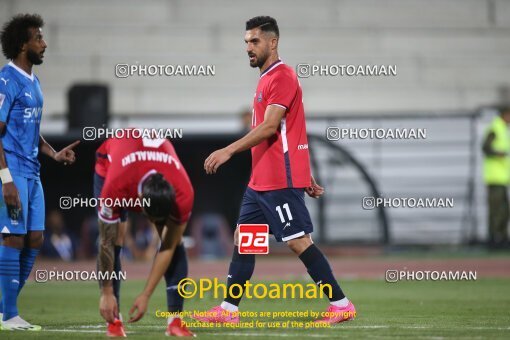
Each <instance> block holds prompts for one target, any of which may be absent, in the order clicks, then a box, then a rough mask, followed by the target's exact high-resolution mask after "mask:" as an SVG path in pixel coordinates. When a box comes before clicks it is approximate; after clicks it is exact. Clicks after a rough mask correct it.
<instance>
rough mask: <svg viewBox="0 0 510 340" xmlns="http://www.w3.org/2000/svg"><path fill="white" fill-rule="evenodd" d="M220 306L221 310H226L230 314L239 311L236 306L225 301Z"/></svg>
mask: <svg viewBox="0 0 510 340" xmlns="http://www.w3.org/2000/svg"><path fill="white" fill-rule="evenodd" d="M220 306H221V308H223V309H226V310H228V311H229V312H232V313H233V312H237V311H238V310H239V307H237V306H236V305H233V304H231V303H229V302H227V301H223V302H222V303H221V305H220Z"/></svg>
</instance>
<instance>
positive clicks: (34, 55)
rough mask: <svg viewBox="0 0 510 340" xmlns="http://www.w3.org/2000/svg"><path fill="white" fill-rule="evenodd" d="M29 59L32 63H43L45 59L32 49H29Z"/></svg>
mask: <svg viewBox="0 0 510 340" xmlns="http://www.w3.org/2000/svg"><path fill="white" fill-rule="evenodd" d="M27 59H28V61H29V62H31V63H32V65H41V64H42V62H43V60H42V58H41V57H40V56H39V54H37V53H36V52H34V51H32V50H28V51H27Z"/></svg>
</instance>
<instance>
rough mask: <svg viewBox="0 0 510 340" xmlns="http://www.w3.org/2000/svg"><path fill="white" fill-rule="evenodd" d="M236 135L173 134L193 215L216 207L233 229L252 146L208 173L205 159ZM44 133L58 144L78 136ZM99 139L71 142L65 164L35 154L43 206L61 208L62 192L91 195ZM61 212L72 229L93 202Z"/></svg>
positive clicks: (76, 226)
mask: <svg viewBox="0 0 510 340" xmlns="http://www.w3.org/2000/svg"><path fill="white" fill-rule="evenodd" d="M239 137H240V136H238V135H227V136H207V135H199V136H198V135H197V136H186V138H185V139H176V140H172V143H173V144H174V146H175V149H176V151H177V153H178V155H179V158H180V160H181V162H182V164H183V165H184V167H185V168H186V170H187V172H188V175H189V177H190V179H191V182H192V183H193V187H194V189H195V204H194V208H193V214H192V220H193V218H196V217H197V216H199V215H200V214H203V213H208V212H215V213H219V214H221V215H223V216H224V217H225V218H226V219H227V221H228V223H229V226H230V227H231V228H232V229H234V227H235V223H236V221H237V217H238V213H239V205H240V203H241V199H242V195H243V193H244V190H245V188H246V184H247V183H248V180H249V176H250V167H251V163H250V162H251V155H250V152H249V151H247V152H244V153H241V154H238V155H235V156H234V157H233V158H232V159H231V160H230V161H229V162H228V163H227V164H225V165H223V166H222V167H221V168H220V170H219V172H218V173H217V174H216V175H206V174H205V171H204V167H203V164H204V160H205V159H206V158H207V156H208V155H209V154H210V153H211V152H213V151H214V150H217V149H219V148H222V147H225V146H226V145H228V144H229V143H231V142H232V141H234V140H235V139H237V138H239ZM45 138H46V140H47V141H48V142H49V143H50V144H51V145H52V146H53V147H54V148H55V149H56V150H60V149H61V148H63V147H65V146H67V145H68V144H70V143H72V142H73V141H74V140H76V139H73V138H71V137H62V136H45ZM99 145H101V141H97V142H92V141H82V142H81V144H80V145H78V146H77V147H76V148H75V152H76V154H77V160H76V163H75V164H74V165H72V166H63V165H61V164H58V163H56V162H54V161H52V160H51V159H49V158H48V157H46V156H44V155H40V156H39V159H40V161H41V179H42V183H43V187H44V194H45V199H46V211H50V210H52V209H60V207H59V200H60V197H62V196H71V197H78V196H79V197H92V195H93V194H92V180H93V174H94V164H95V150H96V149H97V148H98V147H99ZM62 212H63V214H64V217H65V220H66V223H67V226H68V228H69V229H70V230H72V231H74V232H77V231H78V229H79V227H80V225H81V223H82V221H83V220H84V219H85V218H86V217H89V216H94V215H95V211H94V209H93V208H79V207H77V208H72V209H69V210H62Z"/></svg>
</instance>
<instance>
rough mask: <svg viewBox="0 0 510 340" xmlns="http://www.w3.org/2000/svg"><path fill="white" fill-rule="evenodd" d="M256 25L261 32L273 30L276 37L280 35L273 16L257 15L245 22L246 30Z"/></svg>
mask: <svg viewBox="0 0 510 340" xmlns="http://www.w3.org/2000/svg"><path fill="white" fill-rule="evenodd" d="M257 27H258V28H260V30H261V31H263V32H273V33H274V34H276V36H277V37H280V30H279V29H278V23H277V22H276V19H275V18H271V17H269V16H258V17H254V18H251V19H250V20H248V21H247V22H246V30H247V31H248V30H252V29H254V28H257Z"/></svg>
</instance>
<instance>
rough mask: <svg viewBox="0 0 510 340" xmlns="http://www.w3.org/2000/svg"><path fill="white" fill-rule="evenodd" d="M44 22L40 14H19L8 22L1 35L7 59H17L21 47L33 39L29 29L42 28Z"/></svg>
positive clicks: (3, 50) (0, 38)
mask: <svg viewBox="0 0 510 340" xmlns="http://www.w3.org/2000/svg"><path fill="white" fill-rule="evenodd" d="M43 26H44V20H43V18H42V17H41V16H40V15H39V14H18V15H16V16H14V17H13V18H12V19H11V20H9V21H8V22H6V23H5V24H4V26H3V27H2V32H1V33H0V40H1V41H2V52H3V54H4V56H5V57H6V58H7V59H15V58H16V57H17V56H18V54H19V53H20V52H21V47H22V46H23V44H24V43H26V42H28V41H29V40H30V38H31V35H30V32H29V30H28V29H29V28H41V27H43Z"/></svg>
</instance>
